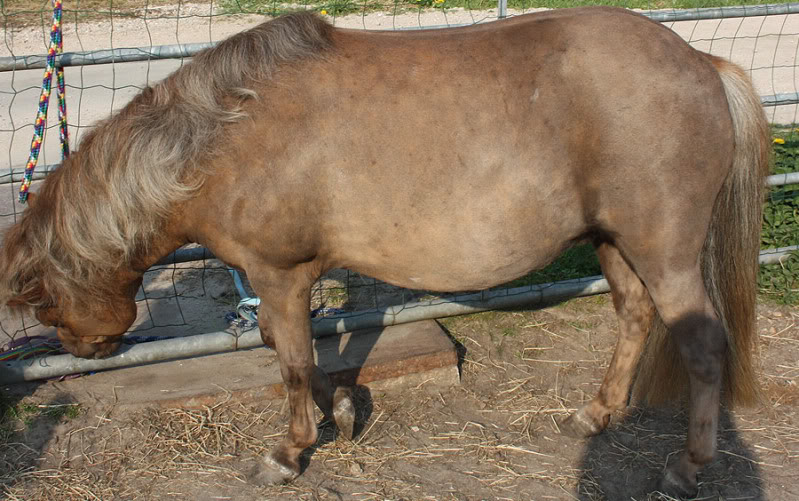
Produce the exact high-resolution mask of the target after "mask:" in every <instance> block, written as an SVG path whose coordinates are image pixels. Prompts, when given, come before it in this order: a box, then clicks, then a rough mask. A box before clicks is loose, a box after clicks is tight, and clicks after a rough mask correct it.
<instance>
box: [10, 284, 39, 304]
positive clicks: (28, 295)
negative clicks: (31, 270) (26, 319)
mask: <svg viewBox="0 0 799 501" xmlns="http://www.w3.org/2000/svg"><path fill="white" fill-rule="evenodd" d="M43 298H44V287H42V286H41V285H37V286H36V287H33V288H31V289H30V290H27V291H25V292H23V293H22V294H18V295H16V296H11V297H10V298H9V299H8V301H7V302H6V304H7V305H8V306H9V307H10V308H28V307H30V306H34V305H38V304H42V299H43Z"/></svg>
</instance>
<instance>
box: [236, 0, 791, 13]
mask: <svg viewBox="0 0 799 501" xmlns="http://www.w3.org/2000/svg"><path fill="white" fill-rule="evenodd" d="M762 3H766V2H762V1H753V0H576V1H574V0H572V1H564V0H508V8H510V9H518V10H527V9H533V8H549V9H555V8H566V7H579V6H586V5H611V6H617V7H627V8H631V9H645V10H647V9H691V8H702V7H728V6H737V5H758V4H762ZM769 3H788V1H787V0H777V1H775V2H769ZM220 5H221V6H222V8H223V11H224V12H226V13H239V14H240V13H258V14H267V15H277V14H282V13H284V12H289V11H292V10H305V9H313V10H316V11H325V12H326V13H327V14H328V15H335V16H340V15H346V14H353V13H364V12H374V11H382V12H405V11H408V10H415V9H426V8H436V9H452V8H463V9H467V10H489V9H495V8H496V7H497V2H496V1H491V0H386V1H380V0H354V1H353V0H333V1H331V0H308V1H305V2H302V3H291V2H283V1H277V0H221V1H220Z"/></svg>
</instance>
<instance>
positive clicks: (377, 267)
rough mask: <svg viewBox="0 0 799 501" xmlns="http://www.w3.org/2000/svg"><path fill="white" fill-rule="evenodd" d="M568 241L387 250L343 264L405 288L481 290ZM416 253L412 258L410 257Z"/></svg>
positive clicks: (538, 263)
mask: <svg viewBox="0 0 799 501" xmlns="http://www.w3.org/2000/svg"><path fill="white" fill-rule="evenodd" d="M568 245H569V244H568V242H559V243H558V244H557V245H555V244H554V243H552V244H550V245H534V244H531V245H524V246H518V247H513V246H504V247H497V248H495V249H492V250H491V251H489V252H484V251H473V252H462V253H452V252H450V253H446V252H438V251H435V250H432V249H428V251H427V252H426V253H424V254H416V253H414V252H412V253H407V252H401V253H387V254H383V255H382V256H381V259H379V260H377V261H371V262H359V263H353V264H350V265H347V266H346V267H348V268H350V269H352V270H353V271H357V272H359V273H363V274H366V275H369V276H372V277H374V278H377V279H379V280H382V281H384V282H387V283H390V284H392V285H396V286H398V287H405V288H409V289H424V290H430V291H438V292H460V291H470V290H482V289H487V288H489V287H494V286H497V285H501V284H503V283H506V282H509V281H511V280H513V279H516V278H519V277H521V276H524V275H525V274H527V273H529V272H530V271H533V270H536V269H540V268H543V267H545V266H546V265H548V264H549V263H551V262H552V261H553V260H554V259H555V258H557V257H558V256H559V255H560V254H561V253H562V252H563V251H564V250H565V248H566V247H568ZM414 256H416V258H414Z"/></svg>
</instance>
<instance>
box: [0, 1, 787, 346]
mask: <svg viewBox="0 0 799 501" xmlns="http://www.w3.org/2000/svg"><path fill="white" fill-rule="evenodd" d="M592 3H594V2H580V3H579V5H587V4H592ZM575 5H577V4H576V3H571V4H569V3H560V2H556V1H554V0H545V1H533V0H512V1H510V2H509V3H505V4H503V3H502V2H500V3H499V4H497V3H493V2H483V1H472V0H408V1H402V2H400V1H394V2H380V1H369V0H367V1H359V2H347V1H334V2H326V1H318V2H306V3H301V4H297V3H284V2H278V1H276V0H271V1H268V0H267V1H260V0H244V1H242V0H222V1H220V2H207V3H181V2H178V3H176V4H175V3H169V2H160V1H156V2H150V1H144V2H142V1H131V0H126V1H122V2H116V1H113V0H105V1H103V0H97V1H95V0H83V1H76V2H74V3H71V2H69V1H67V2H66V3H65V5H64V14H63V19H64V28H63V43H64V52H65V54H64V55H62V56H61V57H60V59H59V64H60V65H62V66H64V67H65V68H66V82H67V109H68V113H69V115H68V123H69V130H70V134H71V142H72V144H73V145H79V143H80V139H81V137H82V136H83V135H84V134H85V133H86V131H88V130H89V129H90V128H91V127H93V126H94V124H95V123H96V122H97V121H98V120H100V119H102V118H104V117H106V116H108V115H109V114H110V113H112V112H113V111H115V110H118V109H119V108H121V107H122V106H124V105H125V104H126V103H127V102H128V100H130V99H131V98H132V97H133V96H134V95H136V94H137V93H138V92H139V91H141V90H142V89H143V88H145V87H146V86H148V85H150V84H152V83H154V82H156V81H158V80H160V79H162V78H163V77H165V76H166V75H168V74H169V73H171V72H172V71H174V70H175V69H176V68H178V67H180V65H182V64H183V63H184V62H185V61H186V58H189V57H191V56H192V55H193V54H195V53H196V52H197V51H199V50H201V49H203V48H205V47H207V46H210V45H211V44H213V43H214V42H216V41H218V40H220V39H222V38H225V37H226V36H228V35H230V34H233V33H236V32H238V31H241V30H243V29H246V28H248V27H250V26H253V25H255V24H257V23H259V22H261V21H262V20H263V16H264V15H269V16H272V15H276V14H280V13H283V12H287V11H290V10H295V9H313V10H316V11H317V12H319V13H320V14H321V15H323V16H325V17H327V18H328V19H329V20H330V21H331V22H332V23H334V24H335V25H337V26H342V27H350V28H361V29H418V28H425V27H436V28H443V27H447V26H460V25H468V24H475V23H482V22H488V21H492V20H496V19H497V18H498V17H500V16H503V15H509V16H513V15H518V14H521V13H525V12H530V11H534V10H537V9H542V8H560V7H569V6H575ZM614 5H620V6H624V7H628V8H634V9H639V10H641V11H642V12H643V13H644V14H646V15H649V16H650V17H652V18H653V19H655V20H657V21H660V22H663V23H664V24H666V25H667V26H668V27H670V28H671V29H673V30H674V31H675V32H676V33H678V34H679V35H680V36H682V37H683V38H684V39H685V40H687V41H688V42H689V43H690V44H691V45H692V46H694V47H695V48H697V49H700V50H704V51H707V52H711V53H713V54H716V55H720V56H723V57H726V58H728V59H731V60H733V61H734V62H736V63H738V64H740V65H742V66H743V67H744V68H746V69H747V70H748V71H749V72H750V74H751V75H752V78H753V80H754V81H755V85H756V87H757V89H758V92H759V93H760V94H761V99H762V101H763V103H764V106H766V111H767V114H768V117H769V119H770V121H771V122H772V123H774V124H777V125H779V127H778V128H775V151H776V153H777V155H776V161H775V165H774V173H775V174H779V175H780V176H777V177H774V178H773V179H772V180H771V181H772V184H773V188H772V191H771V194H770V197H769V203H768V205H767V209H766V217H765V221H764V233H763V247H764V249H777V248H779V251H773V250H771V251H766V252H765V257H764V258H763V260H764V261H768V262H771V264H767V265H764V266H765V267H766V268H764V269H765V271H764V273H763V274H762V276H761V284H760V285H761V288H762V289H763V290H764V291H767V292H769V293H771V294H774V295H779V297H781V298H785V297H786V294H788V296H787V297H789V300H790V294H791V293H792V291H793V289H795V288H796V287H799V284H797V281H796V277H797V276H799V264H797V261H798V259H797V258H796V257H795V255H794V256H793V257H792V256H791V254H790V252H789V251H790V249H791V248H793V247H795V246H797V245H799V167H797V165H796V156H797V151H799V129H794V128H793V126H792V125H793V124H795V123H796V122H797V121H799V120H797V115H799V107H798V105H797V103H799V76H797V66H799V63H797V55H798V54H799V14H797V13H799V3H797V4H793V3H784V4H756V3H753V4H748V5H745V6H736V5H726V4H724V2H723V1H722V2H718V1H716V2H713V1H710V0H707V1H700V2H690V1H688V0H677V1H673V2H648V1H629V2H621V3H618V2H615V3H614ZM0 14H1V15H2V21H0V22H2V24H3V30H4V33H3V43H2V44H0V110H3V111H2V112H0V148H1V150H2V151H1V152H0V229H4V228H6V227H8V226H9V225H11V224H12V223H13V222H14V221H16V219H17V217H18V215H19V214H20V213H21V211H22V206H20V205H18V203H17V196H16V192H17V189H18V186H19V181H20V178H21V171H22V168H23V167H24V164H25V161H26V159H27V156H28V152H29V149H30V137H31V134H32V132H33V124H32V121H31V120H32V118H33V116H34V115H35V112H36V106H37V102H38V99H39V93H40V88H41V77H42V70H41V68H43V67H44V56H43V54H45V53H46V52H47V45H48V41H49V30H50V19H51V11H50V6H49V4H48V3H47V2H44V3H42V2H25V1H17V2H13V3H11V2H8V1H6V0H0ZM687 91H688V90H687ZM51 116H52V115H51ZM50 123H51V124H53V125H48V127H47V129H46V130H47V132H46V133H45V140H44V145H43V150H42V153H41V155H40V160H39V167H38V168H37V178H38V179H41V178H43V177H45V176H46V175H47V173H48V172H50V171H51V170H52V169H54V168H56V167H57V164H58V162H59V161H60V157H59V155H60V148H59V144H58V133H57V123H56V121H55V120H54V119H53V118H51V120H50ZM53 129H55V131H54V130H53ZM697 140H701V141H712V140H713V138H697ZM35 185H36V182H34V188H33V189H34V190H35ZM599 273H600V270H599V266H598V263H597V261H596V259H595V258H594V257H593V253H592V251H591V249H590V248H587V247H578V248H575V249H572V250H570V251H569V252H567V254H566V255H565V256H563V257H562V258H561V259H559V260H558V261H557V262H556V263H554V264H553V265H551V266H550V267H548V268H547V269H545V270H542V271H539V272H536V273H533V274H531V275H528V276H527V277H524V278H522V279H519V280H517V281H515V282H513V283H511V284H507V285H506V286H503V287H499V288H496V289H493V290H491V291H485V292H479V293H468V294H453V295H434V294H431V293H428V292H426V291H412V290H406V289H398V288H396V287H392V286H390V285H388V284H385V283H382V282H379V281H377V280H374V279H372V278H370V277H366V276H362V275H359V274H356V273H352V272H349V271H346V270H334V271H332V272H331V273H329V274H327V275H326V276H325V277H323V278H322V279H321V280H320V281H319V282H318V283H317V284H316V286H315V288H314V291H313V298H312V304H311V310H310V312H309V314H310V315H311V316H313V317H314V320H313V325H314V328H315V330H316V331H317V333H329V332H333V331H341V330H348V329H353V328H358V327H364V326H369V325H377V324H386V323H396V322H400V321H408V320H413V319H418V318H421V317H425V316H428V317H431V316H447V315H451V314H461V313H466V312H469V311H480V310H482V309H490V308H497V307H507V306H512V305H516V304H526V303H530V302H533V301H536V300H538V301H542V300H543V301H546V300H557V299H562V298H564V297H569V296H573V295H579V294H590V293H597V292H604V291H606V290H607V285H606V284H605V283H604V281H602V280H601V277H597V276H596V275H598V274H599ZM236 278H237V277H235V276H232V275H231V273H230V271H229V270H228V269H227V268H226V267H225V266H224V264H222V263H221V262H219V261H217V260H216V259H214V258H213V256H212V255H210V253H208V252H207V251H205V250H204V249H200V248H197V247H196V246H195V247H193V248H189V249H183V250H181V251H180V252H178V253H176V254H175V255H173V256H170V257H168V258H165V259H164V260H163V261H162V262H161V263H160V264H159V265H157V266H155V267H153V268H152V269H151V270H150V271H148V272H147V273H146V275H145V281H144V285H143V287H142V289H141V290H140V291H139V294H138V297H137V303H138V307H139V318H138V320H137V322H136V323H135V324H134V326H133V327H132V328H131V332H130V333H129V335H128V336H127V337H128V342H129V343H140V342H142V341H149V340H154V339H155V340H158V339H164V338H171V337H181V336H188V335H194V334H198V333H209V332H225V331H226V332H230V333H232V334H234V335H240V334H241V332H242V331H243V330H247V329H249V328H250V327H252V311H251V310H252V306H251V303H249V304H242V303H241V300H242V299H244V298H246V297H250V296H253V295H254V294H253V292H252V291H251V290H250V288H249V286H248V284H247V282H246V277H240V280H239V281H238V282H237V280H236ZM564 279H567V280H569V281H568V282H566V283H561V284H557V285H551V283H552V282H556V281H560V280H564ZM541 284H545V285H541ZM248 315H249V316H248ZM0 328H1V329H2V332H1V333H0V361H2V360H11V359H16V360H19V359H29V358H31V357H34V356H37V355H41V354H43V353H53V352H56V350H58V345H57V343H54V342H53V340H52V335H53V333H52V332H51V331H48V330H46V329H43V328H42V327H41V326H40V325H38V324H37V322H36V321H35V320H33V319H30V318H12V317H0ZM256 341H257V340H256ZM237 346H242V345H241V344H237Z"/></svg>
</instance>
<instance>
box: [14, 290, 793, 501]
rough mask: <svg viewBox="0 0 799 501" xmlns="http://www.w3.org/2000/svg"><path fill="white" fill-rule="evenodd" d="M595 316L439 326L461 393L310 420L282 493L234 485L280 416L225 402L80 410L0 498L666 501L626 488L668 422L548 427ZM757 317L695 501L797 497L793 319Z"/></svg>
mask: <svg viewBox="0 0 799 501" xmlns="http://www.w3.org/2000/svg"><path fill="white" fill-rule="evenodd" d="M608 309H609V306H608V305H605V304H599V302H592V301H591V300H588V299H587V300H580V301H577V302H571V303H570V304H569V305H567V306H565V307H557V308H552V309H549V310H545V311H541V312H534V313H531V312H504V313H486V314H481V315H475V316H472V317H465V318H457V319H451V320H448V321H447V322H446V327H447V328H448V330H449V331H450V333H451V334H452V335H453V336H454V337H455V338H456V339H457V340H458V341H459V342H460V343H462V345H463V347H464V348H465V356H464V360H463V384H462V385H461V386H459V387H455V388H450V389H447V390H437V389H433V388H432V387H431V388H428V387H427V386H426V385H420V387H417V388H412V389H408V390H407V391H405V392H403V393H401V394H399V393H395V394H369V392H368V391H365V390H362V391H361V392H360V393H359V403H358V408H359V412H360V416H359V422H360V428H361V429H360V433H359V434H358V436H357V437H356V439H355V440H354V441H348V440H345V439H342V438H338V437H336V434H335V430H334V428H333V427H332V426H331V425H330V424H329V423H325V422H321V423H320V425H319V430H320V436H319V440H318V441H317V444H316V445H315V446H314V447H312V448H311V449H310V450H309V451H308V452H307V454H306V460H310V466H309V467H308V468H307V470H306V471H305V472H304V474H303V475H302V476H301V477H300V478H299V479H297V480H296V481H295V482H294V483H292V484H291V485H289V486H280V487H270V488H256V487H253V486H251V485H249V484H247V482H246V476H247V472H248V471H249V470H250V469H251V468H252V467H253V465H254V464H255V462H256V461H258V458H259V457H260V456H261V455H262V454H264V453H265V452H266V451H268V450H269V449H270V448H271V447H272V446H273V445H275V444H276V443H277V441H278V440H279V439H280V437H281V436H282V435H283V433H285V431H286V426H287V419H286V413H285V409H284V408H283V407H284V405H283V403H282V402H272V403H264V404H259V405H248V404H244V403H241V402H238V401H236V400H234V399H230V398H229V397H224V398H221V399H220V401H219V402H218V403H217V404H215V405H213V406H210V407H203V408H201V409H179V408H145V409H139V410H134V409H123V408H116V409H106V410H105V412H101V411H98V410H97V409H91V408H90V409H89V410H88V411H87V414H86V415H85V416H84V417H83V418H82V420H78V421H75V422H70V423H67V424H66V425H62V426H64V429H63V430H61V429H59V430H57V432H56V433H55V434H54V437H53V438H51V439H50V441H49V442H48V443H47V444H46V446H44V447H43V448H42V449H41V450H37V449H36V448H34V447H31V446H30V445H25V443H24V440H19V441H18V443H10V444H6V445H7V446H6V447H4V448H3V452H2V453H0V461H1V462H0V469H1V470H2V475H1V476H0V478H2V482H3V484H4V487H3V489H4V491H2V492H4V494H5V497H6V499H10V500H22V499H25V500H51V499H59V500H65V501H72V500H86V499H103V500H105V499H192V498H196V499H308V500H316V499H334V500H338V499H414V500H415V499H514V500H518V499H580V500H605V499H608V500H612V499H620V498H621V497H620V496H624V499H636V500H638V501H643V500H648V501H668V500H671V499H672V498H669V497H668V496H665V495H663V494H660V493H658V492H656V491H641V490H640V489H639V491H636V490H635V489H634V488H633V487H630V485H636V483H643V482H644V481H645V480H647V479H648V478H649V477H651V476H655V477H656V476H657V475H659V473H660V472H661V471H662V469H663V467H664V464H665V462H666V461H667V460H668V459H669V458H671V457H673V455H674V454H675V453H676V452H678V451H679V450H680V448H681V447H682V443H683V441H684V437H685V421H686V420H687V418H686V417H685V415H684V413H683V412H682V411H680V410H669V409H666V410H651V409H639V408H631V409H629V410H628V411H627V412H625V413H620V414H619V415H617V416H614V420H613V423H612V424H611V427H610V429H609V430H608V431H607V432H605V433H603V434H602V435H600V436H598V437H596V438H595V439H591V440H588V441H577V440H573V439H569V438H565V437H562V436H561V435H559V433H558V421H559V420H560V419H561V418H562V417H564V416H566V415H567V414H568V413H569V412H571V411H573V410H574V409H575V408H576V407H578V406H579V405H581V403H583V402H584V401H585V400H586V399H587V398H589V396H590V395H591V394H592V393H593V392H594V391H595V390H596V386H597V384H598V381H599V380H600V378H601V374H602V372H603V369H604V366H605V365H606V364H607V360H608V359H609V357H610V350H611V348H612V345H613V336H614V324H613V323H612V322H610V321H609V320H608V319H609V318H612V316H611V315H608V314H607V310H608ZM597 312H600V313H601V315H600V317H601V318H600V317H597V315H598V313H597ZM772 313H773V312H764V313H763V318H761V319H760V325H761V326H762V332H763V334H764V336H763V344H762V346H761V350H762V351H763V357H762V359H763V361H764V362H763V373H764V382H765V388H766V398H767V399H768V401H769V403H770V405H768V406H765V407H763V408H760V409H751V410H742V411H738V412H736V413H724V416H723V418H722V432H721V434H720V439H719V455H718V456H719V457H718V459H717V461H716V462H715V463H713V464H712V465H711V466H710V467H708V469H707V471H706V472H705V473H704V474H703V476H702V480H703V483H702V484H701V488H702V491H701V495H700V499H717V498H718V497H719V496H722V497H724V498H725V499H764V497H763V496H766V498H768V499H788V497H785V496H786V495H788V494H787V493H790V492H793V491H791V490H790V489H791V488H792V487H791V486H793V485H796V483H797V480H798V478H797V477H798V475H797V473H796V472H797V471H799V468H797V466H799V427H797V425H798V424H799V419H797V409H798V406H797V399H796V395H797V392H796V386H795V383H790V384H789V383H787V381H795V380H796V379H795V377H796V375H797V374H799V369H797V366H796V360H797V357H796V355H797V353H799V350H797V341H799V329H797V320H799V314H797V313H796V312H794V311H791V310H786V311H784V312H783V313H781V316H780V317H775V316H773V315H772ZM586 322H587V323H590V324H591V325H592V328H591V329H590V331H591V334H590V339H589V337H588V335H587V334H586V333H585V332H583V331H584V330H589V329H584V328H583V326H584V324H585V323H586ZM772 328H773V332H772ZM514 329H515V330H514ZM580 336H584V337H582V338H580ZM56 439H57V440H56ZM625 479H626V480H625ZM625 482H627V483H629V485H627V484H625ZM780 485H783V486H787V487H784V489H787V490H780V489H781V487H780ZM764 492H765V493H766V494H763V493H764ZM735 493H737V494H738V495H737V496H734V495H733V494H735Z"/></svg>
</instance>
